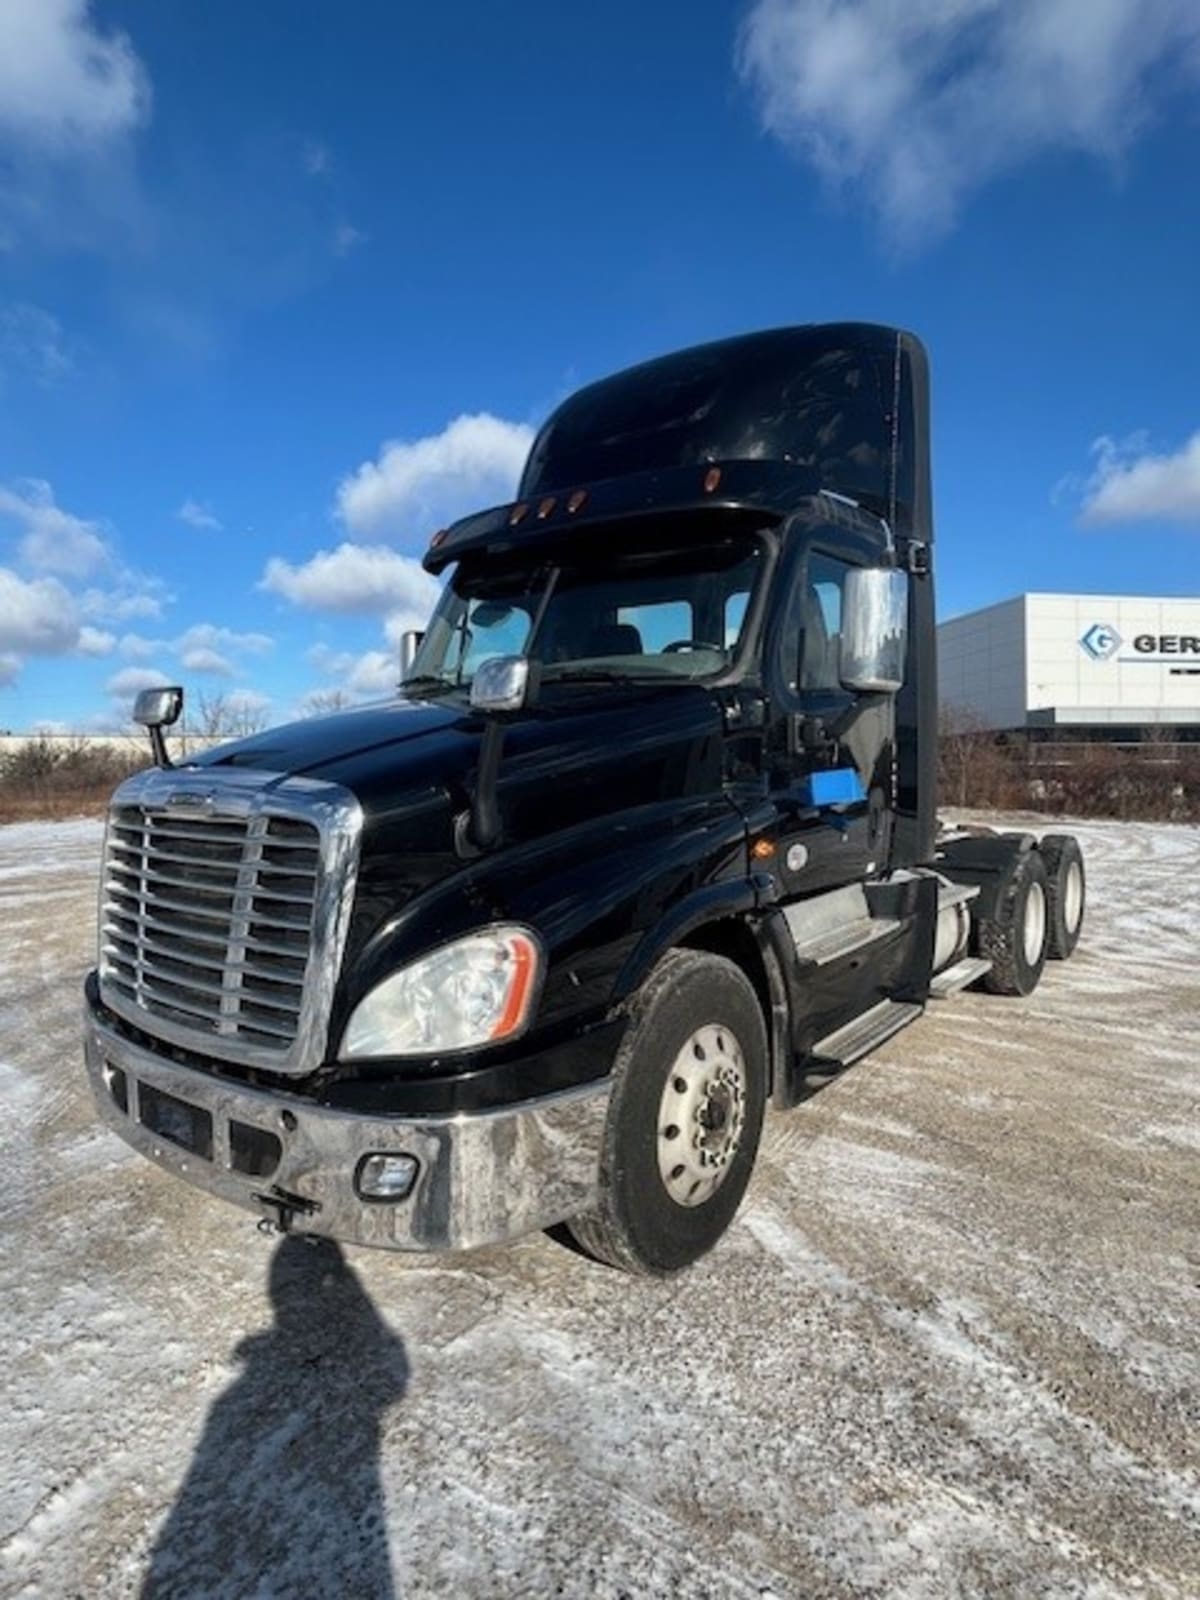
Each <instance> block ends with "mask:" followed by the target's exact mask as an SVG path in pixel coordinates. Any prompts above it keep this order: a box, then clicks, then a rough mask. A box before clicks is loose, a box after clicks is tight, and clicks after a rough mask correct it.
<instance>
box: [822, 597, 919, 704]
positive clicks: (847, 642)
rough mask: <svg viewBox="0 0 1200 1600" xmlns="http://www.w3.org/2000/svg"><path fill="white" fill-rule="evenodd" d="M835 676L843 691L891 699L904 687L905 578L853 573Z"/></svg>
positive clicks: (906, 641) (906, 607) (905, 633)
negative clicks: (838, 678)
mask: <svg viewBox="0 0 1200 1600" xmlns="http://www.w3.org/2000/svg"><path fill="white" fill-rule="evenodd" d="M841 631H842V639H841V652H840V661H839V665H838V676H839V677H840V678H841V680H842V686H843V687H844V688H846V689H857V690H860V691H864V692H867V693H872V692H873V693H877V694H880V693H881V694H895V693H896V691H897V690H898V689H899V688H900V687H901V685H902V684H903V683H904V656H905V651H906V647H907V643H908V574H907V573H906V572H899V571H897V570H896V569H895V568H893V567H854V568H852V569H851V571H850V572H849V573H848V574H847V576H846V583H845V587H844V589H843V591H842V630H841Z"/></svg>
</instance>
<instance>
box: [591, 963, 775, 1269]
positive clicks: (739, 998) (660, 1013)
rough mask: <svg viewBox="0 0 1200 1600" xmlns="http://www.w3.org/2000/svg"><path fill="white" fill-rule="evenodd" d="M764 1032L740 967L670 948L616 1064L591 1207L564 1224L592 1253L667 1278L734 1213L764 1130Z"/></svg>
mask: <svg viewBox="0 0 1200 1600" xmlns="http://www.w3.org/2000/svg"><path fill="white" fill-rule="evenodd" d="M766 1097H767V1034H766V1028H765V1026H764V1023H763V1016H762V1010H761V1008H760V1006H759V1003H758V997H757V995H756V994H755V992H754V988H753V986H752V984H751V983H750V981H749V979H748V978H747V977H746V975H745V974H744V973H743V972H742V970H741V968H740V967H738V966H735V965H734V963H733V962H732V961H728V960H726V959H725V957H724V956H717V955H711V954H710V953H709V952H708V951H705V950H671V951H669V952H668V953H667V955H665V956H664V957H663V959H662V960H661V961H660V962H659V964H658V966H657V967H655V969H654V971H653V972H652V973H651V974H650V976H649V978H647V980H646V982H645V983H644V984H643V985H642V987H641V989H640V990H639V991H638V993H637V995H636V996H635V997H634V1000H633V1003H632V1006H631V1015H630V1025H629V1028H628V1030H627V1032H626V1034H625V1038H624V1040H623V1041H622V1044H621V1048H620V1050H619V1051H618V1054H617V1060H616V1064H615V1066H614V1068H613V1088H612V1097H611V1099H610V1101H609V1109H608V1122H607V1125H606V1128H605V1134H604V1145H603V1150H602V1153H601V1158H600V1193H599V1198H598V1202H597V1205H596V1207H595V1209H594V1210H593V1211H591V1212H589V1213H588V1214H587V1215H586V1216H582V1217H575V1218H573V1219H572V1220H571V1221H569V1222H568V1224H567V1227H568V1229H569V1230H570V1232H571V1234H572V1236H573V1237H574V1239H575V1240H576V1242H577V1243H578V1244H579V1245H581V1246H582V1248H583V1249H584V1250H586V1251H587V1252H588V1254H589V1255H592V1256H595V1257H596V1258H597V1260H600V1261H605V1262H607V1263H608V1264H609V1265H610V1266H614V1267H621V1268H623V1269H624V1270H626V1271H628V1272H639V1273H647V1274H652V1275H656V1276H664V1275H666V1274H667V1273H671V1272H678V1271H680V1270H681V1269H682V1268H684V1267H687V1266H690V1265H691V1263H692V1262H693V1261H695V1260H697V1259H698V1258H699V1257H700V1256H702V1255H703V1254H704V1253H705V1251H707V1250H710V1249H711V1248H712V1246H713V1245H714V1244H715V1243H716V1242H717V1240H718V1239H719V1238H720V1237H721V1235H722V1234H723V1233H724V1232H725V1230H726V1228H727V1227H728V1226H729V1224H730V1223H731V1222H732V1221H733V1217H734V1214H735V1213H736V1211H737V1208H738V1205H739V1204H740V1203H741V1199H742V1196H743V1194H744V1193H745V1192H746V1185H747V1183H748V1182H749V1181H750V1173H751V1170H752V1168H753V1166H754V1157H755V1153H756V1151H757V1149H758V1141H759V1135H760V1133H761V1131H762V1121H763V1112H764V1109H765V1106H766Z"/></svg>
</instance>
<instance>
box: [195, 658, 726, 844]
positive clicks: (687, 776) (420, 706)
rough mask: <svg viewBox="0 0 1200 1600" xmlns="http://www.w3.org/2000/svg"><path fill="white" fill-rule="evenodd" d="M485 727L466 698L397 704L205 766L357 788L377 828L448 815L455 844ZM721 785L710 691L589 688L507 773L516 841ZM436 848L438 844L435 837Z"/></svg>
mask: <svg viewBox="0 0 1200 1600" xmlns="http://www.w3.org/2000/svg"><path fill="white" fill-rule="evenodd" d="M483 727H484V722H483V719H482V718H481V717H480V716H479V715H477V714H475V713H472V712H471V711H470V710H469V708H467V707H466V706H464V705H463V704H462V703H461V701H447V700H445V699H438V700H422V699H419V698H413V699H396V700H393V701H389V702H387V703H385V704H381V705H378V706H370V707H365V708H362V709H359V710H354V711H344V712H338V713H335V714H334V715H333V716H328V717H316V718H311V719H309V720H306V721H303V722H294V723H290V724H287V725H285V726H283V727H280V728H272V729H270V730H269V731H267V732H266V733H261V734H256V735H254V736H253V737H251V738H249V739H243V740H240V741H238V742H237V743H235V744H230V745H223V746H221V747H219V748H218V749H215V750H213V751H210V752H209V753H208V754H206V755H204V756H201V757H200V758H199V761H198V764H199V765H201V766H203V767H206V768H210V769H215V770H218V771H219V770H220V769H221V768H222V767H252V768H255V769H258V770H260V771H266V772H273V773H279V774H281V775H287V776H304V777H310V778H320V779H324V780H327V781H329V782H333V783H339V784H342V785H343V786H344V787H345V788H348V789H350V790H351V791H352V792H353V793H354V794H355V795H357V797H358V799H359V801H360V802H361V804H362V806H363V810H364V814H365V820H366V822H367V825H368V829H369V831H371V832H375V831H377V830H378V829H379V828H380V827H381V826H384V825H385V824H386V823H387V821H388V820H389V819H393V818H394V819H396V820H399V818H400V817H402V816H403V817H407V818H410V819H412V820H413V821H415V817H416V814H418V813H421V814H424V815H425V816H426V818H427V819H430V820H431V818H430V814H431V813H438V814H439V826H438V827H437V828H436V830H435V831H436V832H437V834H438V835H439V839H438V845H439V846H441V847H444V845H445V844H446V842H447V841H448V839H449V837H450V835H449V833H448V831H447V830H448V828H449V824H450V822H451V820H452V817H453V815H454V814H456V813H458V812H460V811H461V810H462V809H463V808H464V807H465V806H466V805H467V804H469V801H470V796H471V792H472V789H473V785H474V776H475V771H476V768H477V765H478V759H479V744H480V738H481V735H482V731H483ZM721 781H722V716H721V708H720V705H719V703H718V701H717V698H716V696H715V695H714V694H713V693H712V692H711V691H710V690H707V689H705V688H702V687H698V686H695V685H687V684H677V685H671V686H669V687H662V688H660V687H656V686H648V687H645V688H642V687H641V686H631V685H621V686H620V687H619V688H618V687H608V688H592V687H590V686H589V687H587V688H584V687H582V686H577V687H574V688H572V689H571V690H570V691H567V692H561V693H559V694H558V695H556V696H555V698H554V700H553V702H543V703H542V704H539V706H537V707H536V708H535V709H533V710H531V711H529V712H527V713H525V714H523V715H521V716H519V717H517V718H516V719H514V720H513V721H512V722H511V724H510V725H509V726H508V728H507V731H506V736H505V745H504V757H503V761H502V764H501V769H500V782H499V795H500V801H501V810H502V816H503V821H504V832H505V839H506V841H508V842H513V843H515V842H518V841H520V840H523V839H528V838H535V837H544V836H545V835H546V834H548V833H551V832H554V831H556V830H557V829H558V828H562V827H567V826H571V825H572V824H575V823H578V822H582V821H586V820H587V819H589V818H591V817H600V816H612V815H613V813H614V812H616V811H620V810H623V809H625V808H626V807H630V806H638V805H645V804H647V803H653V802H656V801H667V800H676V799H680V798H683V797H686V796H697V797H698V796H699V795H701V794H706V793H707V794H717V793H719V792H720V789H721ZM418 831H423V830H418ZM409 832H410V837H411V838H412V840H413V844H414V845H416V846H417V848H421V847H422V846H421V845H417V840H416V837H415V835H413V834H412V830H411V828H410V830H409ZM422 845H423V847H424V848H427V849H428V848H434V844H433V840H432V838H427V839H425V840H423V841H422Z"/></svg>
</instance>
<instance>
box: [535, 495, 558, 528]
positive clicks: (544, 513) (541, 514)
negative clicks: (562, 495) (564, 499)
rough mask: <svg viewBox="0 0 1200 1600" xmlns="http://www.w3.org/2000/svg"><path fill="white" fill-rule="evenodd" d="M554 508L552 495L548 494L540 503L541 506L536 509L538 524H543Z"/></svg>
mask: <svg viewBox="0 0 1200 1600" xmlns="http://www.w3.org/2000/svg"><path fill="white" fill-rule="evenodd" d="M554 506H555V500H554V496H553V495H552V494H548V495H547V496H546V498H545V499H544V500H543V501H542V503H541V505H540V506H539V507H538V510H537V514H538V521H539V522H545V520H546V518H547V517H548V516H549V515H550V513H551V512H552V511H553V510H554Z"/></svg>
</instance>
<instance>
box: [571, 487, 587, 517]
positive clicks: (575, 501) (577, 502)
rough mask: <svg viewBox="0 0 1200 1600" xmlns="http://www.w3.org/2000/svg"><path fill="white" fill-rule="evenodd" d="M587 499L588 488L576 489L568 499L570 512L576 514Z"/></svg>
mask: <svg viewBox="0 0 1200 1600" xmlns="http://www.w3.org/2000/svg"><path fill="white" fill-rule="evenodd" d="M586 499H587V490H586V489H576V491H575V493H574V494H573V495H572V496H571V498H570V499H569V500H568V501H567V510H568V511H569V512H570V514H571V515H572V516H574V515H575V513H576V512H577V511H578V510H579V508H580V506H581V505H582V504H583V502H584V501H585V500H586Z"/></svg>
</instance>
